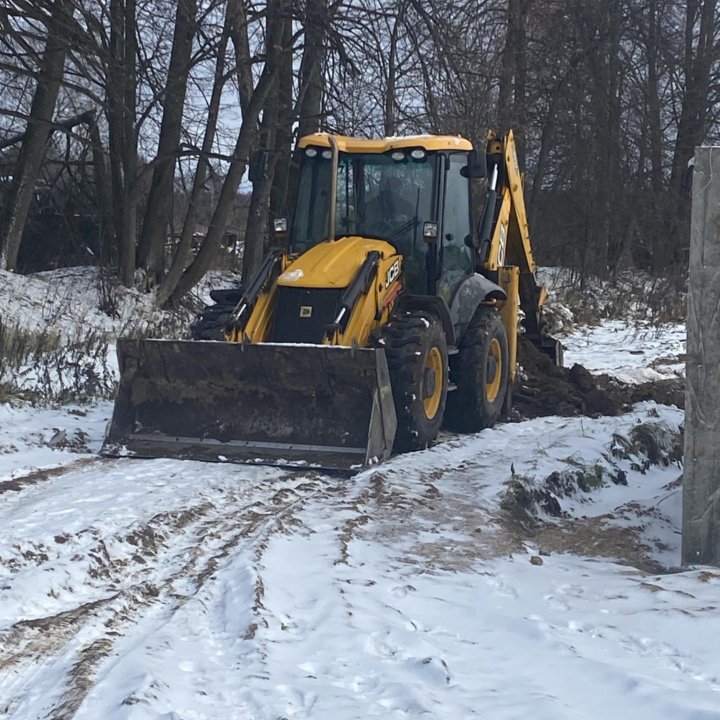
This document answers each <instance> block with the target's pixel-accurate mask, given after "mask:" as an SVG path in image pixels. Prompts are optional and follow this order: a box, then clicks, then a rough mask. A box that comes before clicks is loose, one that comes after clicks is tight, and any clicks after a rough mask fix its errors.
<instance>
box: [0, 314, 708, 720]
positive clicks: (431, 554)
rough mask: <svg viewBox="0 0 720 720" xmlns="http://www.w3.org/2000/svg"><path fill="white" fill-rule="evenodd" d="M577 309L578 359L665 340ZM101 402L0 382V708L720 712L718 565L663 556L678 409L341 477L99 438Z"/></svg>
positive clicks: (673, 544) (182, 716) (177, 716)
mask: <svg viewBox="0 0 720 720" xmlns="http://www.w3.org/2000/svg"><path fill="white" fill-rule="evenodd" d="M589 332H590V331H588V330H587V329H580V330H578V331H577V332H576V334H575V335H573V336H571V337H570V338H569V339H568V340H567V345H568V348H569V353H568V354H569V355H570V357H571V359H572V361H577V360H578V359H579V358H583V360H582V362H583V363H584V364H586V365H589V366H590V367H591V368H593V369H597V370H608V369H610V370H613V371H615V372H618V373H619V372H626V371H627V369H628V368H631V369H633V373H634V372H635V370H642V369H643V368H646V367H647V366H648V365H649V364H651V361H653V360H656V359H657V357H658V356H660V355H661V352H662V353H666V350H667V348H669V347H672V348H674V349H673V352H675V351H677V353H678V354H679V353H681V352H682V348H681V346H680V344H679V343H681V340H682V338H681V335H680V334H679V331H678V329H677V328H675V329H673V328H670V327H666V328H663V329H662V332H663V333H667V334H666V335H663V336H653V337H654V339H653V338H651V337H648V336H643V335H642V333H638V332H634V331H631V330H630V329H629V328H628V327H625V328H622V327H621V326H617V327H616V326H605V327H604V329H600V330H593V331H592V332H597V333H599V335H598V337H597V338H595V340H588V334H589ZM673 338H674V340H673ZM675 341H677V343H678V344H677V345H671V343H672V342H675ZM593 343H595V344H597V345H600V344H601V345H602V348H603V349H602V350H601V351H600V352H597V353H595V352H592V346H593ZM655 347H661V348H662V351H661V352H660V351H659V352H655V349H654V348H655ZM641 350H642V353H640V352H639V351H641ZM573 353H574V354H575V355H574V356H573ZM667 354H669V353H667ZM633 373H630V374H633ZM111 409H112V406H111V403H109V402H101V403H97V404H92V405H88V404H85V405H82V406H62V407H59V408H47V409H38V408H31V407H29V406H24V405H23V406H10V405H0V429H1V433H0V717H3V718H4V717H7V718H12V720H31V719H34V718H53V719H55V720H60V719H65V718H78V719H79V720H96V719H99V718H102V719H103V720H105V719H108V720H161V719H162V720H197V719H200V718H203V719H204V718H208V719H209V718H212V719H215V718H229V719H237V720H281V719H285V720H291V719H292V718H298V719H302V718H305V719H308V720H325V719H327V720H330V719H332V720H337V719H343V720H344V719H352V718H358V719H360V718H363V719H364V718H368V717H380V718H438V720H440V719H442V720H445V719H446V718H469V717H485V718H491V719H493V720H494V719H496V718H497V719H505V718H507V719H508V720H516V719H521V718H527V717H533V718H548V719H552V720H556V719H565V718H567V719H568V720H569V719H570V718H582V719H583V720H585V719H588V720H595V719H597V720H606V719H607V718H609V717H612V718H620V719H622V718H632V720H642V719H644V718H648V719H650V718H652V720H656V719H657V718H673V720H675V719H676V718H677V719H687V720H690V719H691V718H692V719H693V720H704V719H706V718H707V719H710V718H720V650H718V648H717V642H716V638H717V637H718V634H719V633H720V614H719V613H718V597H720V570H717V569H714V568H691V569H685V570H682V571H680V570H679V568H678V564H679V557H680V556H679V543H680V535H679V529H680V519H681V518H680V512H681V506H680V496H681V489H680V487H679V483H678V478H679V475H680V473H681V468H680V467H679V465H678V463H677V462H675V461H674V460H673V454H672V451H671V447H670V446H671V445H672V443H673V442H674V440H677V437H678V427H679V425H680V424H681V422H682V419H683V415H682V412H681V411H680V410H678V409H677V408H673V407H665V406H658V405H656V404H654V403H643V404H641V405H638V406H636V407H635V409H634V411H633V412H632V413H629V414H627V415H624V416H621V417H615V418H602V417H601V418H595V419H590V418H585V417H584V418H579V417H578V418H558V417H546V418H538V419H535V420H529V421H525V422H519V423H510V424H504V425H499V426H497V427H496V428H494V429H492V430H486V431H483V432H482V433H479V434H477V435H469V436H462V437H461V436H457V437H454V436H447V437H446V438H445V439H444V441H443V442H441V443H439V444H438V445H436V446H435V447H433V448H431V449H429V450H426V451H423V452H418V453H413V454H409V455H404V456H401V457H396V458H393V459H392V460H391V461H390V462H388V463H386V464H384V465H382V466H380V467H378V468H374V469H371V470H368V471H365V472H362V473H360V474H358V475H355V476H354V477H351V478H340V477H337V476H333V477H331V476H326V475H323V474H321V473H318V472H314V471H286V470H280V469H275V468H262V467H244V466H237V465H220V464H205V463H197V462H180V461H174V460H152V461H149V460H148V461H145V460H131V459H112V460H108V459H102V458H99V457H98V456H97V455H96V452H97V450H98V448H99V446H100V443H101V440H102V436H103V434H104V430H105V425H106V423H107V421H108V419H109V417H110V413H111ZM638 429H645V430H646V431H647V432H646V433H645V435H647V434H648V433H649V435H650V436H651V437H654V438H656V439H657V438H659V440H657V445H658V447H660V450H661V452H660V453H659V455H660V460H661V461H660V463H659V464H652V463H651V462H650V461H649V453H648V452H647V451H646V450H644V449H643V447H644V446H643V444H642V443H640V442H638V441H637V437H636V436H644V435H643V434H642V433H640V432H639V430H638ZM533 492H537V493H538V495H537V497H538V498H544V500H543V501H542V502H541V501H537V502H536V501H533V500H530V499H528V498H530V493H533ZM548 498H550V499H551V500H552V501H553V502H550V503H548V502H547V500H548ZM543 503H545V504H543Z"/></svg>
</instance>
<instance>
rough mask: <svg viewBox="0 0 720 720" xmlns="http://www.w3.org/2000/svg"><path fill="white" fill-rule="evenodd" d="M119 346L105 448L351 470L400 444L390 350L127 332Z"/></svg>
mask: <svg viewBox="0 0 720 720" xmlns="http://www.w3.org/2000/svg"><path fill="white" fill-rule="evenodd" d="M117 351H118V360H119V364H120V373H121V376H120V388H119V390H118V396H117V400H116V402H115V409H114V413H113V419H112V423H111V425H110V429H109V431H108V435H107V438H106V439H105V444H104V445H103V449H102V452H103V454H105V455H112V456H122V455H135V456H138V457H176V458H188V459H194V460H211V461H216V462H217V461H220V462H223V461H232V462H241V463H261V464H273V465H296V466H314V467H322V468H328V469H349V468H352V467H361V466H363V465H369V464H373V463H375V462H381V461H383V460H385V459H386V458H387V457H388V456H389V455H390V452H391V450H392V444H393V440H394V437H395V428H396V418H395V408H394V406H393V401H392V392H391V388H390V379H389V375H388V368H387V361H386V360H385V351H384V350H382V349H377V350H376V349H369V348H362V349H354V348H347V347H338V346H327V345H283V344H272V343H266V344H250V345H242V344H239V343H226V342H212V341H198V340H194V341H187V340H182V341H175V340H131V339H127V338H125V339H120V340H118V345H117Z"/></svg>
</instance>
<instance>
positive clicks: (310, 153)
mask: <svg viewBox="0 0 720 720" xmlns="http://www.w3.org/2000/svg"><path fill="white" fill-rule="evenodd" d="M305 155H307V156H308V157H315V156H316V155H317V150H316V149H315V148H307V149H306V150H305Z"/></svg>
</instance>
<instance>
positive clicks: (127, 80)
mask: <svg viewBox="0 0 720 720" xmlns="http://www.w3.org/2000/svg"><path fill="white" fill-rule="evenodd" d="M110 23H111V24H110V57H109V67H108V88H107V113H108V135H109V142H110V180H111V184H112V196H113V217H114V219H115V242H116V245H117V254H118V276H119V277H120V281H121V282H122V283H123V284H124V285H126V286H127V287H131V286H132V284H133V282H134V278H135V244H136V239H137V237H136V235H137V162H138V161H137V131H136V128H135V111H136V92H137V76H136V65H135V59H136V57H137V36H136V32H137V28H136V14H135V0H125V2H124V3H123V2H122V0H111V2H110Z"/></svg>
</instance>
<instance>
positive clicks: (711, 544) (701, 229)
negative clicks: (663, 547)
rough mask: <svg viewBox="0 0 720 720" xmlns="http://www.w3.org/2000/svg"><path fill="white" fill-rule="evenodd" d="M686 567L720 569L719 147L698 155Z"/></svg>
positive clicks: (687, 422) (692, 234) (692, 271)
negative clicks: (698, 565) (695, 566)
mask: <svg viewBox="0 0 720 720" xmlns="http://www.w3.org/2000/svg"><path fill="white" fill-rule="evenodd" d="M685 387H686V389H685V457H684V466H685V469H684V473H683V528H682V561H683V563H685V564H700V563H703V564H708V565H718V566H720V147H701V148H697V149H696V151H695V172H694V177H693V199H692V224H691V231H690V280H689V285H688V317H687V363H686V386H685Z"/></svg>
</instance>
